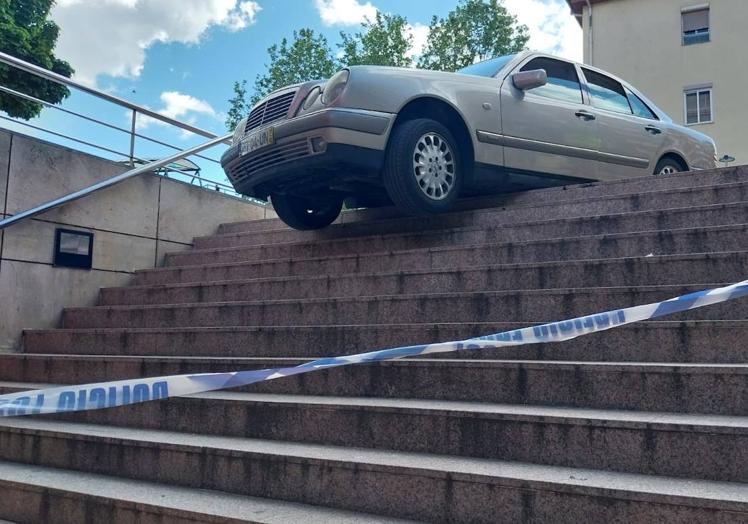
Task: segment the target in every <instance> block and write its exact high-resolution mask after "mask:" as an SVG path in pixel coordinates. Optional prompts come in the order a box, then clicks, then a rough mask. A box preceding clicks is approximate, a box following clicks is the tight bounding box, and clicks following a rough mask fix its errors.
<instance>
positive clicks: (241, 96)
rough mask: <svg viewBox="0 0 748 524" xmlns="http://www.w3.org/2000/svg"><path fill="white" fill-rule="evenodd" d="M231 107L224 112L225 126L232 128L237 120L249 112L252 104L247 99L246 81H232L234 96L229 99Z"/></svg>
mask: <svg viewBox="0 0 748 524" xmlns="http://www.w3.org/2000/svg"><path fill="white" fill-rule="evenodd" d="M229 104H230V105H231V107H230V108H229V111H228V113H227V114H226V127H227V128H228V129H229V130H233V129H234V128H235V127H236V126H237V124H238V123H239V121H240V120H241V119H242V118H244V117H245V116H247V115H248V114H249V110H250V109H252V104H250V103H249V101H248V100H247V81H246V80H242V81H241V82H234V97H233V98H231V99H230V100H229Z"/></svg>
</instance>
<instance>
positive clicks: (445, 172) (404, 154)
mask: <svg viewBox="0 0 748 524" xmlns="http://www.w3.org/2000/svg"><path fill="white" fill-rule="evenodd" d="M382 178H383V181H384V186H385V188H386V189H387V193H388V195H389V196H390V198H391V199H392V201H393V202H394V203H395V205H396V206H397V207H398V208H400V209H401V210H402V211H404V212H406V213H409V214H425V213H441V212H444V211H448V210H449V209H451V208H452V206H453V205H454V203H455V200H457V197H458V196H459V194H460V190H461V189H462V183H463V178H464V173H463V164H462V158H461V156H460V150H459V148H458V147H457V141H456V140H455V139H454V137H453V136H452V133H451V132H450V131H449V129H447V127H446V126H444V125H443V124H441V123H439V122H437V121H435V120H430V119H427V118H419V119H416V120H408V121H406V122H403V123H402V124H400V125H398V126H397V127H396V128H395V129H394V130H393V132H392V136H391V137H390V141H389V146H388V149H387V155H386V158H385V163H384V170H383V173H382Z"/></svg>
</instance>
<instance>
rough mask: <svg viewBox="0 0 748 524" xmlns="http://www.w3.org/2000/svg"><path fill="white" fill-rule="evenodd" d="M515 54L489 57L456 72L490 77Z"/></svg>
mask: <svg viewBox="0 0 748 524" xmlns="http://www.w3.org/2000/svg"><path fill="white" fill-rule="evenodd" d="M515 56H517V55H504V56H497V57H496V58H490V59H488V60H484V61H483V62H478V63H477V64H473V65H469V66H467V67H463V68H462V69H460V70H458V71H456V72H457V73H460V74H461V75H474V76H487V77H489V78H490V77H492V76H495V75H496V73H498V72H499V71H501V68H502V67H504V66H505V65H507V64H508V63H509V62H510V61H511V60H512V59H513V58H514V57H515Z"/></svg>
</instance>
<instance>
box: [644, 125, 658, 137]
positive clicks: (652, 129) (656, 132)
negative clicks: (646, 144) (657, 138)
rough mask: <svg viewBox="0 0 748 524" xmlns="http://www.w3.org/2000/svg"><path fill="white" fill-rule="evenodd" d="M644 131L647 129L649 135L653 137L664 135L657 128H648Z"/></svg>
mask: <svg viewBox="0 0 748 524" xmlns="http://www.w3.org/2000/svg"><path fill="white" fill-rule="evenodd" d="M644 129H646V130H647V132H648V133H651V134H653V135H659V134H660V133H662V131H661V130H660V128H658V127H655V126H647V127H645V128H644Z"/></svg>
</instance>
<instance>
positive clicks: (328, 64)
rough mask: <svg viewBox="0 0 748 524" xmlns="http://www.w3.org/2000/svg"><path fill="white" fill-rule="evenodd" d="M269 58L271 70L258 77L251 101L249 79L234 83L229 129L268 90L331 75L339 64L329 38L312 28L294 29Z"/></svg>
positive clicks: (227, 123) (229, 112) (272, 48)
mask: <svg viewBox="0 0 748 524" xmlns="http://www.w3.org/2000/svg"><path fill="white" fill-rule="evenodd" d="M268 57H269V59H270V63H268V64H266V65H265V66H266V68H267V70H266V72H265V74H262V75H257V77H256V78H255V84H254V93H253V94H252V96H251V97H250V98H249V100H247V88H246V81H242V82H235V83H234V98H232V99H231V100H229V104H230V105H231V107H230V108H229V111H228V118H227V119H226V126H227V127H228V128H229V129H233V128H234V127H236V124H238V123H239V120H241V119H242V118H244V117H245V116H247V114H248V113H249V109H250V108H251V107H252V106H253V105H254V104H255V103H256V102H257V101H258V100H260V99H261V98H262V97H264V96H265V95H267V94H268V93H271V92H273V91H275V90H276V89H279V88H281V87H285V86H287V85H291V84H298V83H300V82H306V81H308V80H316V79H318V78H319V79H322V78H329V77H331V76H332V75H333V74H334V73H335V71H336V70H337V67H338V64H337V62H336V61H335V58H334V57H333V55H332V50H331V49H330V46H329V44H328V43H327V38H325V37H324V36H323V35H317V34H315V33H314V31H313V30H312V29H308V28H305V29H300V30H299V31H294V32H293V39H292V40H291V41H290V42H289V41H288V40H287V39H286V38H284V39H283V40H281V42H280V44H274V45H272V46H270V47H269V48H268Z"/></svg>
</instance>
